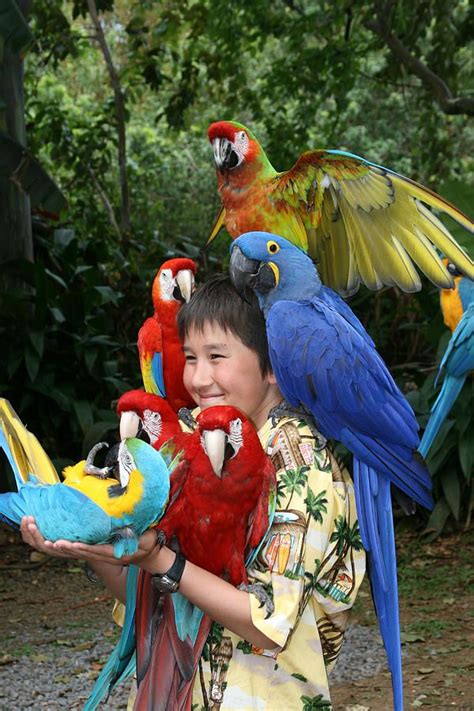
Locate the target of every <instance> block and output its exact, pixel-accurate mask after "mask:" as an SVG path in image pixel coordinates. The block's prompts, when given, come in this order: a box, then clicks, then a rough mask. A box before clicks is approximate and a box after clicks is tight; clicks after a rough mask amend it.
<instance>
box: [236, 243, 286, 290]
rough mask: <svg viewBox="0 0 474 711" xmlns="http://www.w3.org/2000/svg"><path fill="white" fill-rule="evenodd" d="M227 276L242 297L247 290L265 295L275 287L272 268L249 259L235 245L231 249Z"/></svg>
mask: <svg viewBox="0 0 474 711" xmlns="http://www.w3.org/2000/svg"><path fill="white" fill-rule="evenodd" d="M229 274H230V278H231V281H232V283H233V285H234V286H235V288H236V289H237V291H238V292H239V294H241V295H242V296H244V295H245V290H246V289H247V288H250V289H253V290H254V291H257V292H258V293H260V294H266V293H268V292H269V291H271V290H272V289H274V288H275V286H277V278H276V273H275V270H274V269H273V268H272V266H271V265H270V264H266V263H265V262H259V261H258V260H256V259H249V257H246V256H245V254H244V253H243V252H242V250H241V249H240V247H238V246H237V245H236V246H234V247H232V252H231V255H230V263H229Z"/></svg>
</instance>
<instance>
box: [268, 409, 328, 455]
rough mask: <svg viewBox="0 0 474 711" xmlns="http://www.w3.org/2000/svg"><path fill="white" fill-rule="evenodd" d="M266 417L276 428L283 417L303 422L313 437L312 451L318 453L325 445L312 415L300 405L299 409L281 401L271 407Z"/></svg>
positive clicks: (323, 437)
mask: <svg viewBox="0 0 474 711" xmlns="http://www.w3.org/2000/svg"><path fill="white" fill-rule="evenodd" d="M268 416H269V417H270V418H271V421H272V426H273V427H276V426H277V424H278V423H279V421H280V420H282V419H283V418H284V417H291V418H295V419H298V420H304V421H305V423H306V424H307V425H308V428H309V431H310V432H311V434H312V435H313V437H314V440H315V445H314V449H315V450H316V451H318V452H319V451H320V450H321V449H324V447H325V446H326V445H327V439H326V437H325V436H324V435H323V434H321V432H320V431H319V430H318V428H317V426H316V421H315V419H314V417H313V415H312V414H311V412H310V411H309V410H308V408H307V407H305V406H304V405H300V406H299V407H293V405H290V403H289V402H287V401H286V400H282V401H281V403H280V404H279V405H277V406H276V407H273V408H272V409H271V410H270V412H269V413H268Z"/></svg>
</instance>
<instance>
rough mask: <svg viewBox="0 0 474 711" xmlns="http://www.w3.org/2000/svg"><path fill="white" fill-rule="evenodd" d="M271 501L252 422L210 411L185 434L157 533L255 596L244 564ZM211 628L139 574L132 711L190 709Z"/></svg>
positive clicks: (230, 410) (271, 481) (268, 469)
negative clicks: (135, 674) (196, 677)
mask: <svg viewBox="0 0 474 711" xmlns="http://www.w3.org/2000/svg"><path fill="white" fill-rule="evenodd" d="M275 497H276V479H275V470H274V467H273V464H272V462H271V460H270V458H269V457H268V456H267V455H266V454H265V452H264V450H263V449H262V446H261V444H260V441H259V439H258V435H257V433H256V431H255V429H254V427H253V425H252V423H251V422H250V421H249V420H248V419H247V418H246V417H245V416H244V415H243V414H242V413H241V412H240V411H239V410H237V409H236V408H234V407H230V406H215V407H210V408H207V409H206V410H204V411H202V412H201V413H200V414H199V415H198V417H197V422H196V429H195V431H194V432H193V433H192V434H189V435H187V441H186V445H185V447H184V451H183V459H182V462H181V463H180V465H179V466H178V467H176V469H175V470H174V473H173V477H172V481H171V493H170V505H169V507H168V509H167V510H166V513H165V515H164V516H163V518H162V520H161V521H160V529H161V530H162V531H163V533H164V534H165V536H166V538H167V540H172V539H173V538H175V539H176V540H177V543H178V545H179V549H180V550H181V552H182V553H183V554H184V555H185V557H186V558H187V560H189V561H191V562H192V563H194V564H196V565H198V566H200V567H201V568H204V569H205V570H208V571H209V572H211V573H214V575H217V576H219V577H222V578H225V579H226V580H227V581H228V582H230V583H231V584H232V585H236V586H237V585H243V586H244V589H249V590H251V591H252V592H254V593H255V594H257V595H259V594H260V589H258V588H256V587H255V586H247V583H248V577H247V572H246V565H249V564H250V562H251V561H253V560H254V559H255V556H256V553H257V552H258V549H259V546H260V545H261V544H262V542H263V540H264V537H265V533H266V532H267V531H268V529H269V526H270V524H271V520H272V518H273V513H274V510H275V501H276V498H275ZM249 553H250V554H249ZM247 554H249V555H248V557H247V558H246V555H247ZM210 627H211V620H210V618H209V617H207V616H206V615H203V613H202V612H201V610H199V609H198V608H195V607H194V606H193V605H191V604H190V603H189V602H188V601H187V599H186V598H184V597H183V596H182V595H180V593H179V592H177V593H173V594H172V595H170V594H167V595H162V594H160V593H159V592H158V591H157V590H155V589H154V588H153V586H152V583H151V576H150V575H148V574H147V573H144V572H142V573H141V574H140V579H139V586H138V594H137V640H138V644H137V683H138V691H137V697H136V701H135V707H134V708H135V711H142V710H145V709H149V708H153V709H155V710H156V711H158V710H159V709H163V710H165V709H167V710H168V711H175V710H176V709H183V710H184V709H189V710H190V709H191V701H192V689H193V682H194V677H195V672H196V669H197V664H198V661H199V659H200V657H201V653H202V649H203V646H204V643H205V641H206V639H207V636H208V633H209V630H210Z"/></svg>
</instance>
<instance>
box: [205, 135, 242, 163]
mask: <svg viewBox="0 0 474 711" xmlns="http://www.w3.org/2000/svg"><path fill="white" fill-rule="evenodd" d="M212 150H213V152H214V160H215V162H216V165H217V167H218V168H219V170H222V171H224V170H232V168H237V166H238V165H239V164H240V163H241V162H242V158H241V157H240V156H239V154H238V153H237V151H236V150H235V149H234V145H233V143H232V142H231V141H229V139H228V138H215V139H214V140H213V141H212Z"/></svg>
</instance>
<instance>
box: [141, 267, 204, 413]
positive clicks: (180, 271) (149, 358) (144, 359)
mask: <svg viewBox="0 0 474 711" xmlns="http://www.w3.org/2000/svg"><path fill="white" fill-rule="evenodd" d="M195 273H196V264H195V263H194V262H193V260H192V259H185V258H178V259H170V260H168V261H167V262H164V264H162V265H161V267H160V269H159V271H158V273H157V274H156V276H155V279H154V281H153V287H152V291H151V295H152V300H153V307H154V314H153V316H151V317H150V318H147V319H146V321H145V322H144V324H143V326H142V327H141V328H140V331H139V333H138V354H139V358H140V369H141V372H142V379H143V385H144V387H145V391H146V392H148V393H153V394H154V395H159V396H160V397H163V398H166V399H167V400H168V402H169V403H170V405H171V407H172V408H173V409H174V410H175V412H177V411H178V410H179V409H180V408H181V407H192V406H193V405H194V403H193V401H192V399H191V397H190V396H189V393H188V391H187V390H186V388H185V387H184V385H183V370H184V355H183V351H182V347H181V341H180V339H179V335H178V329H177V326H176V316H177V314H178V311H179V309H180V307H181V304H182V303H183V302H185V301H189V299H190V297H191V294H192V292H193V290H194V275H195Z"/></svg>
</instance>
